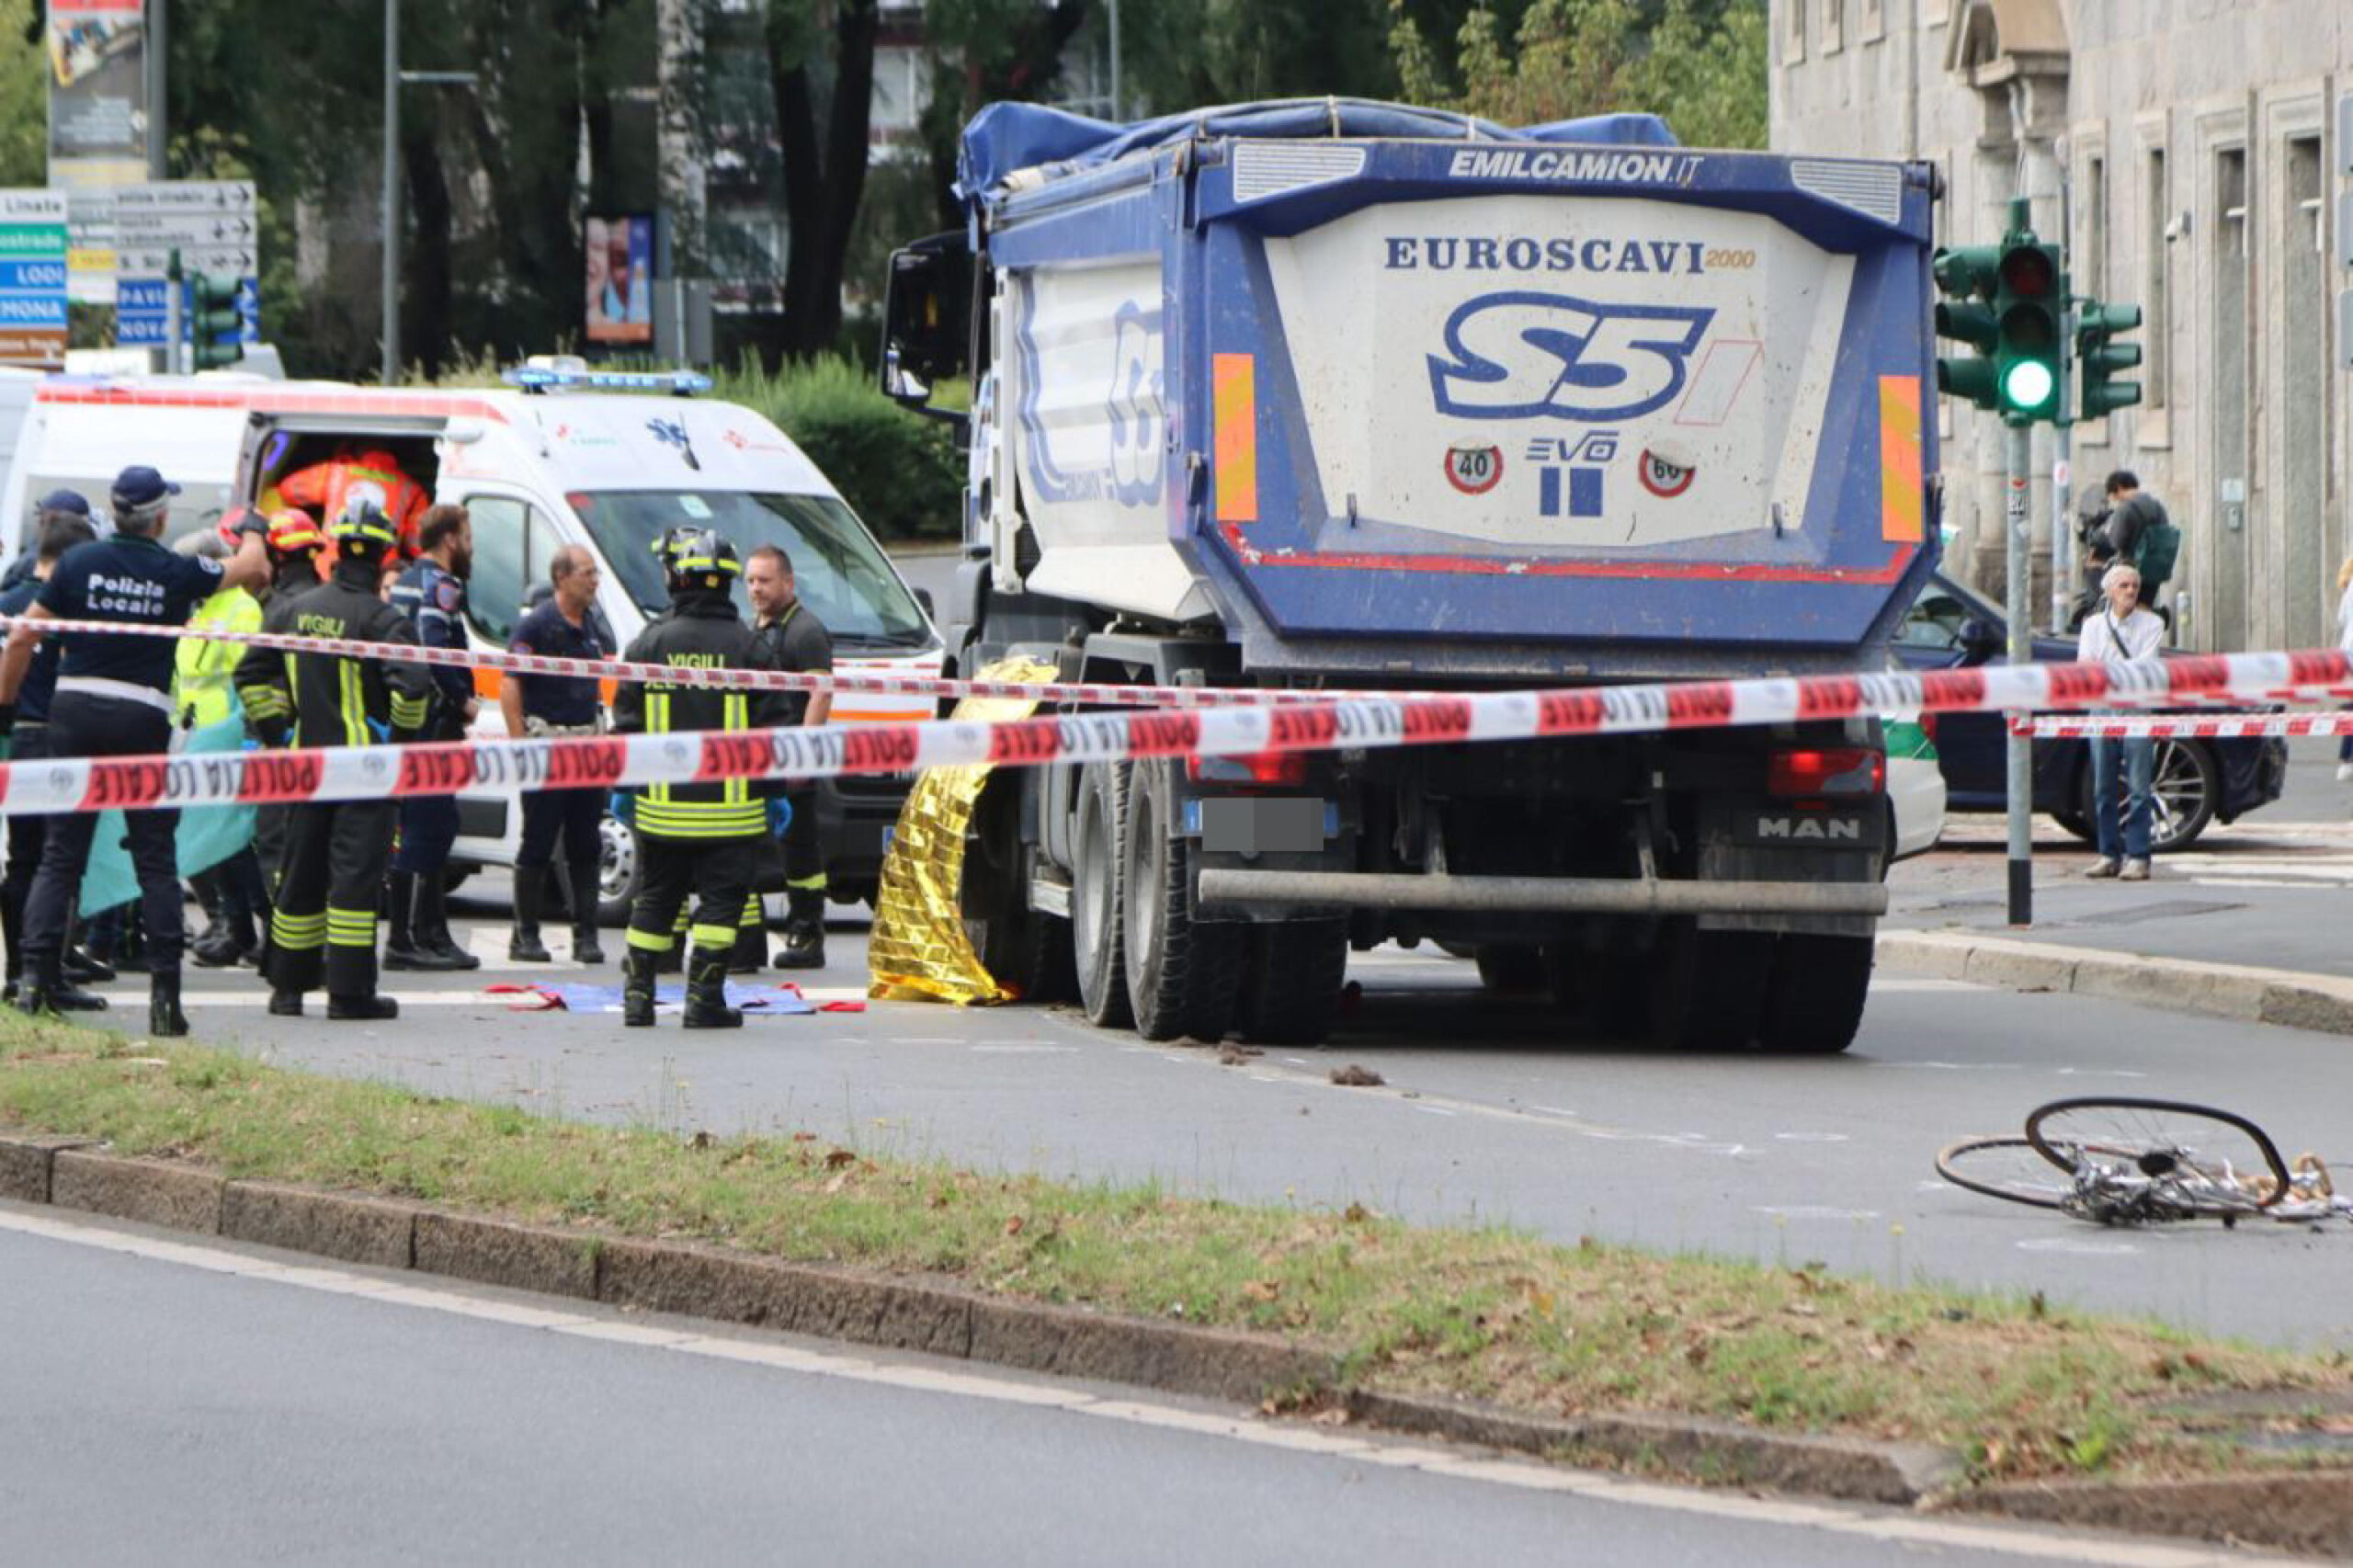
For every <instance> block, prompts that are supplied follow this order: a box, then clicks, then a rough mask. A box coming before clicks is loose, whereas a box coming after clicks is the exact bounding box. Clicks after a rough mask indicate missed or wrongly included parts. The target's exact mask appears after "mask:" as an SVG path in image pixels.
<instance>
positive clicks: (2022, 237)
mask: <svg viewBox="0 0 2353 1568" xmlns="http://www.w3.org/2000/svg"><path fill="white" fill-rule="evenodd" d="M2065 307H2066V289H2065V285H2064V282H2063V278H2062V276H2061V273H2060V268H2059V247H2058V246H2056V245H2049V244H2042V243H2040V241H2038V240H2036V239H2035V237H2034V236H2033V235H2032V234H2030V233H2021V234H2015V235H2013V236H2012V243H2010V244H2006V245H2005V246H2004V247H2003V249H2002V259H2001V262H2000V264H1999V266H1998V267H1996V268H1995V295H1994V311H1995V318H1996V321H1997V327H1996V338H1997V341H1996V342H1995V349H1994V361H1995V366H1996V368H1997V375H1996V386H1997V388H1998V390H1999V393H2000V397H1999V403H1998V406H1999V407H2000V409H2001V411H2002V416H2003V418H2005V419H2006V420H2008V421H2009V422H2010V423H2012V424H2015V425H2029V424H2034V423H2037V422H2039V421H2042V420H2048V419H2056V418H2057V417H2058V415H2059V374H2060V369H2061V359H2062V354H2063V344H2062V342H2061V336H2062V322H2063V311H2064V310H2065Z"/></svg>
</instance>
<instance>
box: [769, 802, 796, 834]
mask: <svg viewBox="0 0 2353 1568" xmlns="http://www.w3.org/2000/svg"><path fill="white" fill-rule="evenodd" d="M791 825H792V802H791V801H788V800H786V799H785V798H784V797H783V796H781V795H772V796H770V797H769V798H768V835H769V836H770V837H773V838H781V837H782V836H784V830H785V829H786V828H788V827H790V826H791Z"/></svg>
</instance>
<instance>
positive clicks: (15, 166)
mask: <svg viewBox="0 0 2353 1568" xmlns="http://www.w3.org/2000/svg"><path fill="white" fill-rule="evenodd" d="M39 17H40V12H39V11H38V10H37V9H36V8H35V7H34V6H33V5H32V4H31V0H6V4H0V186H28V185H46V184H48V183H49V179H48V171H49V69H48V57H47V54H46V51H43V49H42V48H41V44H40V30H39V28H38V26H37V21H38V18H39Z"/></svg>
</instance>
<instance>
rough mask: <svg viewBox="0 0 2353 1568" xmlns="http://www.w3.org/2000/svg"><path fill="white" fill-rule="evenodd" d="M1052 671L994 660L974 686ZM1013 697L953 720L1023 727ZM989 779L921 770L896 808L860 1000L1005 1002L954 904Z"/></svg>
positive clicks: (984, 770)
mask: <svg viewBox="0 0 2353 1568" xmlns="http://www.w3.org/2000/svg"><path fill="white" fill-rule="evenodd" d="M1054 675H1055V670H1054V666H1053V665H1050V664H1043V663H1040V661H1038V660H1035V659H1000V660H998V661H997V662H996V663H995V664H993V665H989V666H988V668H986V669H984V670H983V671H981V672H980V674H979V676H977V677H976V678H978V679H981V680H1019V681H1045V680H1051V679H1053V678H1054ZM1037 706H1038V705H1037V704H1036V703H1035V702H1032V701H1029V700H1028V699H1024V698H1018V697H968V698H965V699H963V700H962V701H961V702H959V703H957V704H956V713H955V716H956V717H957V718H959V719H983V720H985V719H1026V718H1028V717H1029V715H1030V713H1031V712H1032V711H1034V710H1036V708H1037ZM991 771H992V769H991V768H990V767H987V766H986V765H985V764H978V765H971V766H966V767H927V768H926V769H924V771H923V772H922V773H921V774H920V775H919V776H918V777H917V778H916V779H915V788H914V789H913V790H909V791H908V792H907V803H906V804H905V805H904V806H902V807H901V808H900V809H899V829H898V832H897V834H896V835H895V836H893V837H892V840H891V850H890V853H889V854H888V855H886V856H884V857H883V859H882V888H881V892H880V893H878V894H877V895H876V897H875V900H874V931H873V934H872V935H871V936H870V937H869V938H868V939H867V944H866V961H867V965H868V968H869V969H870V971H871V972H872V974H873V977H874V978H873V982H872V983H871V984H870V985H869V986H868V988H867V994H868V995H870V996H871V997H873V998H874V999H875V1000H877V1001H881V1002H915V1001H923V1000H926V999H933V1000H938V1001H941V1002H954V1003H956V1004H957V1005H959V1006H962V1005H964V1004H967V1003H972V1002H1005V1001H1010V1000H1011V999H1012V996H1013V993H1012V992H1010V991H1008V990H1006V988H1005V987H1004V986H1002V985H999V984H998V983H996V981H995V979H994V978H992V977H991V976H990V974H989V971H987V970H986V969H984V968H983V967H982V965H981V960H980V955H979V954H977V953H975V952H973V951H972V938H971V937H967V936H966V935H965V932H964V916H963V905H962V902H961V898H960V897H959V892H960V890H961V887H962V885H963V880H964V830H965V828H966V827H967V826H968V825H969V824H971V822H972V807H973V805H974V803H975V802H977V801H979V800H980V798H981V790H982V789H983V786H985V785H986V784H987V783H988V780H989V774H990V772H991Z"/></svg>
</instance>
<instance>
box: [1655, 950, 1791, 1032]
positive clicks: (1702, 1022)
mask: <svg viewBox="0 0 2353 1568" xmlns="http://www.w3.org/2000/svg"><path fill="white" fill-rule="evenodd" d="M1773 946H1774V944H1773V936H1772V933H1770V932H1768V931H1702V930H1700V929H1699V927H1698V926H1697V925H1695V924H1694V923H1693V922H1692V921H1691V920H1690V919H1688V918H1684V919H1677V920H1673V921H1669V922H1668V923H1667V926H1666V927H1665V930H1663V931H1661V932H1660V933H1659V945H1658V946H1657V948H1656V949H1654V950H1653V951H1652V953H1651V960H1650V964H1649V972H1648V974H1647V975H1646V976H1645V977H1644V978H1645V979H1646V980H1647V981H1648V983H1649V986H1650V998H1649V1000H1650V1030H1649V1032H1650V1037H1651V1039H1652V1040H1654V1041H1655V1042H1656V1043H1657V1044H1660V1045H1664V1046H1667V1047H1669V1048H1671V1049H1674V1050H1677V1051H1745V1050H1746V1049H1747V1047H1748V1044H1749V1042H1750V1041H1751V1040H1755V1039H1756V1029H1757V1015H1758V1011H1759V1006H1760V1004H1761V1002H1762V1000H1763V998H1764V994H1765V985H1766V981H1767V978H1768V976H1769V975H1770V973H1771V972H1772V968H1773Z"/></svg>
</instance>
